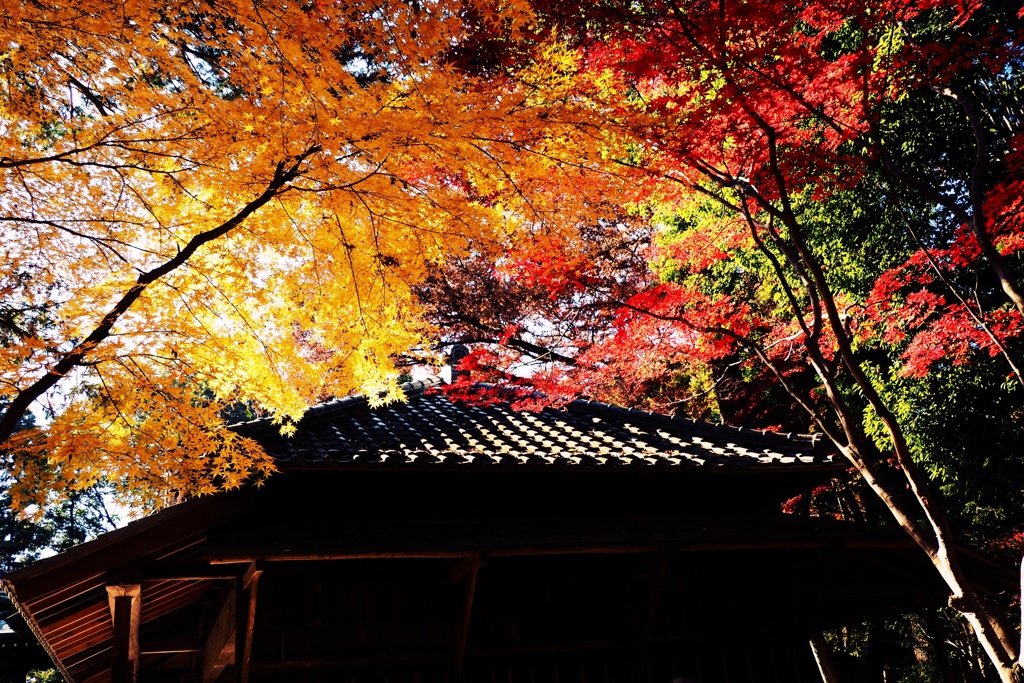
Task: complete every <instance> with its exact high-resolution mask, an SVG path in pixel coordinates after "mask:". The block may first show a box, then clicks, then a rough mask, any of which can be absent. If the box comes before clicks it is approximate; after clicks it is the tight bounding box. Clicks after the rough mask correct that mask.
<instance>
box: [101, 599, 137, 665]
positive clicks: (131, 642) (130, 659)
mask: <svg viewBox="0 0 1024 683" xmlns="http://www.w3.org/2000/svg"><path fill="white" fill-rule="evenodd" d="M107 601H108V603H109V604H110V618H111V620H112V621H113V623H114V640H113V647H112V651H111V661H110V667H111V668H110V676H111V683H135V681H136V680H138V675H139V623H140V621H141V618H142V589H141V587H140V586H139V584H137V583H136V584H123V585H118V586H107Z"/></svg>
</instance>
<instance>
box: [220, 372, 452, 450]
mask: <svg viewBox="0 0 1024 683" xmlns="http://www.w3.org/2000/svg"><path fill="white" fill-rule="evenodd" d="M442 383H443V380H442V379H441V378H440V377H436V376H435V377H428V378H426V379H419V380H411V381H409V382H402V383H401V384H399V385H398V388H399V389H401V390H402V393H403V394H405V397H406V398H407V399H409V398H415V397H417V396H421V395H422V394H424V393H426V391H427V390H428V389H430V388H431V387H434V386H437V385H439V384H442ZM386 395H387V392H386V391H380V392H377V396H379V397H384V396H386ZM369 406H370V401H369V399H368V398H367V397H366V395H365V394H349V395H348V396H342V397H341V398H333V399H331V400H330V401H324V402H323V403H317V404H316V405H312V406H310V407H308V408H306V410H305V412H303V413H302V417H301V418H299V421H298V423H297V424H302V423H303V422H305V423H306V424H309V422H310V421H313V420H319V419H321V418H324V417H328V416H334V415H344V414H346V413H350V412H352V411H353V410H357V409H360V408H369ZM278 426H279V425H277V424H275V423H274V418H273V417H259V418H256V419H255V420H247V421H245V422H234V423H232V424H230V425H228V428H229V429H231V430H233V431H236V432H239V433H241V434H244V435H249V434H250V433H259V432H261V431H265V430H267V429H269V428H271V427H273V428H275V429H276V428H277V427H278Z"/></svg>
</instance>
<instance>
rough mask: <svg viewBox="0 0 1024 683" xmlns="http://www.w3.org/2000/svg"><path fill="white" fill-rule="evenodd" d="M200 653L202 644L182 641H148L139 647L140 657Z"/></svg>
mask: <svg viewBox="0 0 1024 683" xmlns="http://www.w3.org/2000/svg"><path fill="white" fill-rule="evenodd" d="M202 651H203V645H202V643H196V642H192V641H184V640H149V641H145V642H143V643H142V644H141V645H140V646H139V654H140V655H179V654H188V653H191V652H202Z"/></svg>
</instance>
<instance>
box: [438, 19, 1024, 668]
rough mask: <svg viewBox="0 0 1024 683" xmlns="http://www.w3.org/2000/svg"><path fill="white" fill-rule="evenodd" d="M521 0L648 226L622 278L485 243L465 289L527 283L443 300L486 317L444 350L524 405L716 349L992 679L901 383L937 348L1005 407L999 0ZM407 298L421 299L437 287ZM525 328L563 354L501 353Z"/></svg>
mask: <svg viewBox="0 0 1024 683" xmlns="http://www.w3.org/2000/svg"><path fill="white" fill-rule="evenodd" d="M540 5H541V6H542V12H546V13H547V16H548V17H549V21H550V26H552V27H554V26H557V27H558V28H557V29H554V28H552V32H553V33H558V38H559V39H561V40H564V41H567V42H568V43H569V44H570V45H572V46H573V48H574V49H575V55H576V57H577V61H576V65H575V66H576V73H575V81H574V88H575V92H576V93H577V97H578V100H577V102H578V103H580V104H579V106H590V107H592V108H593V109H594V110H596V111H599V112H600V113H601V115H602V116H603V117H604V118H605V121H606V126H607V127H608V128H609V129H612V130H615V131H616V133H617V134H618V135H619V136H620V137H619V139H618V140H617V142H619V143H620V144H619V146H618V147H616V148H614V149H613V151H609V152H607V154H606V158H607V159H608V160H609V162H610V164H611V165H612V166H613V167H616V168H618V169H619V171H620V172H623V173H628V172H632V173H634V174H635V175H634V177H635V179H636V180H635V188H634V191H633V192H632V194H630V195H627V196H624V197H623V198H622V201H623V203H624V204H626V205H628V206H632V207H635V208H634V214H633V218H634V220H633V221H628V222H626V223H624V224H623V226H622V228H621V229H620V233H621V235H622V236H623V237H624V238H626V241H627V242H628V241H629V240H630V239H632V238H635V236H636V235H637V232H636V231H637V230H638V228H637V227H636V225H637V222H639V223H642V222H644V221H649V222H653V223H656V224H661V225H662V226H663V228H664V229H663V231H662V236H661V237H660V238H658V239H657V240H656V241H655V244H654V246H653V247H652V248H651V250H650V251H649V253H648V257H649V258H650V260H651V261H652V264H653V271H652V272H651V273H648V274H646V275H641V276H639V277H633V278H631V277H630V276H629V275H628V274H626V273H624V271H623V270H622V269H617V268H615V267H608V264H607V263H604V262H601V261H600V259H594V258H591V255H593V254H594V251H593V250H591V251H588V250H587V249H586V247H580V246H579V245H572V246H571V247H569V248H568V249H562V250H561V253H560V252H559V250H557V249H552V248H551V245H550V244H547V243H545V242H544V240H534V241H533V242H532V243H529V244H528V245H527V247H526V248H525V249H520V250H519V251H517V252H516V257H515V258H507V257H506V258H504V259H502V260H499V261H497V262H495V263H494V264H493V266H492V268H493V272H494V274H493V275H492V277H491V282H490V285H489V286H490V287H492V288H493V287H499V288H501V289H502V290H504V291H510V292H511V291H515V289H516V288H523V287H527V288H532V289H533V290H535V291H533V292H532V293H531V294H529V295H523V294H517V295H515V296H516V299H517V300H518V301H520V302H522V306H521V307H520V308H519V309H511V311H508V312H510V315H509V316H507V317H506V318H505V319H499V316H496V315H492V314H490V313H488V312H486V311H485V312H484V313H485V315H473V314H468V315H467V314H466V313H463V314H462V315H461V316H460V317H459V319H458V320H457V321H455V322H457V323H458V326H457V327H456V328H455V329H452V330H451V334H453V335H454V336H456V337H461V338H470V339H472V338H473V337H474V334H475V335H479V334H480V333H481V331H485V330H487V329H489V330H491V331H490V332H489V333H488V334H489V336H490V339H491V340H496V341H497V342H498V343H499V346H497V347H490V348H487V349H481V350H478V351H477V352H475V353H474V354H472V355H471V356H470V358H469V359H468V360H467V362H465V363H464V366H465V367H468V368H473V369H474V370H475V371H476V375H475V378H476V379H479V378H481V377H482V376H484V373H490V375H491V376H492V377H496V378H498V379H501V380H503V381H504V382H506V383H508V384H510V385H512V386H513V387H519V389H520V392H519V395H520V397H521V399H520V401H519V404H520V405H521V406H523V407H530V406H531V405H532V404H533V402H535V396H536V394H535V393H532V390H533V389H534V388H540V389H543V390H544V391H545V392H546V393H547V394H548V395H549V396H553V397H558V396H563V397H566V396H571V395H578V394H579V393H585V394H590V395H591V396H595V397H597V398H606V397H609V396H610V397H612V398H613V399H615V400H621V399H622V398H623V397H625V398H626V399H630V398H631V397H632V398H634V399H639V398H640V397H642V396H645V395H647V396H646V398H644V399H643V400H650V397H649V391H650V388H651V387H652V386H656V385H657V384H658V382H659V381H661V382H664V380H666V379H675V378H684V381H683V382H682V383H680V384H679V386H678V387H677V388H678V389H679V391H677V392H676V393H671V392H670V393H668V394H666V395H662V396H656V397H655V399H656V400H658V401H661V402H662V405H663V406H664V405H676V406H678V405H680V404H681V403H684V402H689V401H693V400H694V399H696V398H698V397H699V396H700V395H701V394H704V395H707V394H709V393H714V391H715V389H716V385H717V383H718V382H719V378H720V377H722V376H723V375H724V374H725V373H723V369H725V368H739V369H740V370H741V371H742V372H745V373H747V375H748V378H754V379H756V381H757V383H758V384H756V385H755V386H764V381H765V379H766V378H767V379H770V380H771V383H772V384H773V385H774V387H775V389H776V390H775V400H781V402H782V403H783V404H784V405H788V406H791V407H793V408H796V409H797V410H799V411H800V412H802V414H803V415H804V416H805V420H806V422H805V423H804V424H809V425H810V426H811V427H812V428H813V429H814V430H816V431H818V432H821V433H823V434H825V435H827V436H828V437H829V438H830V439H831V441H832V442H833V443H834V444H835V445H836V448H837V449H838V450H839V451H840V452H841V453H842V454H843V455H844V456H845V457H846V458H847V459H848V460H849V461H850V463H851V464H852V465H853V466H854V467H855V468H856V470H857V471H858V473H859V474H860V476H861V478H862V479H863V481H864V482H865V483H866V485H867V486H869V487H870V489H871V490H872V491H873V492H874V493H875V494H876V495H877V496H878V498H879V499H880V500H881V501H883V502H884V503H885V506H886V508H887V509H888V511H889V512H890V513H891V515H892V517H893V518H894V519H895V520H896V522H897V523H898V524H899V525H900V526H901V527H902V528H903V529H904V530H905V531H906V532H907V533H908V534H909V535H910V536H911V537H912V538H913V539H914V540H915V542H916V543H917V544H918V546H919V547H920V548H921V549H922V550H923V551H924V552H925V553H926V554H927V556H928V557H929V558H930V559H931V561H932V563H933V565H934V567H935V568H936V570H937V571H938V572H939V574H940V575H941V576H942V577H943V578H944V580H945V581H946V582H947V584H948V586H949V588H950V591H951V600H950V603H951V605H953V606H954V607H955V608H956V609H958V610H959V611H960V612H961V613H962V614H963V615H964V616H965V617H966V618H967V620H968V621H969V622H970V623H971V625H972V627H973V630H974V631H975V633H976V635H977V636H978V638H979V640H980V642H981V644H982V646H983V648H984V649H985V651H986V653H987V655H988V657H989V659H990V660H991V661H992V663H993V665H994V666H995V668H996V670H997V671H998V673H999V676H1000V679H1001V680H1003V681H1007V682H1008V681H1011V680H1015V678H1016V677H1019V676H1020V663H1019V660H1018V656H1019V653H1018V646H1017V643H1016V642H1015V636H1014V633H1013V629H1012V628H1011V627H1010V626H1008V625H1007V624H1006V623H1005V619H1004V615H1003V614H1002V613H1001V608H1000V607H999V606H998V605H995V604H993V603H991V602H989V601H988V599H987V598H986V597H984V596H981V595H979V594H978V593H977V592H976V591H975V589H974V587H973V586H972V584H971V582H970V580H969V578H968V577H966V576H965V575H964V573H963V570H962V568H961V567H960V565H959V562H958V558H957V549H956V547H955V534H954V530H953V528H952V527H951V524H950V521H949V519H948V516H947V512H946V510H945V509H944V505H943V502H942V500H941V499H940V497H939V496H938V495H937V494H936V493H935V492H933V491H932V483H931V482H930V481H929V475H928V473H927V472H926V471H924V470H922V465H921V463H925V464H926V465H935V464H936V463H937V462H938V461H940V460H942V457H941V456H940V455H939V454H940V452H941V451H942V450H943V449H942V447H940V446H938V445H937V444H936V442H935V438H934V435H931V436H928V435H927V431H928V430H927V429H925V428H924V427H922V425H921V421H922V420H927V417H926V416H924V415H922V414H921V413H920V412H916V410H918V409H919V408H920V407H921V406H922V405H927V403H928V401H929V400H933V399H925V400H921V399H920V396H915V394H921V393H922V391H923V390H922V387H924V386H926V384H925V383H926V382H928V381H929V380H930V379H931V378H933V377H946V378H947V379H952V381H953V382H954V385H955V386H958V387H961V388H963V387H966V386H968V384H969V383H968V384H965V383H962V382H961V381H960V380H957V379H955V373H956V372H957V371H958V369H959V368H971V367H974V368H979V369H981V368H984V371H980V370H979V371H975V372H974V373H973V374H972V375H971V376H972V377H973V378H974V379H976V380H980V379H981V378H983V377H985V378H987V379H988V381H989V382H992V381H993V380H992V378H993V377H995V378H996V379H995V381H994V384H988V385H987V388H986V391H988V392H996V393H997V394H1005V395H1006V396H1007V399H1006V400H1005V401H1004V402H1003V407H1002V408H1001V409H1002V410H1009V411H1011V414H1010V415H1008V416H1007V417H1008V419H1010V421H1011V422H1016V421H1018V420H1019V416H1020V414H1021V412H1020V410H1021V406H1020V401H1019V396H1020V392H1021V389H1022V387H1024V377H1022V374H1021V368H1022V363H1021V360H1020V359H1021V353H1020V352H1021V333H1022V331H1024V299H1022V296H1021V293H1022V291H1024V290H1022V284H1021V273H1022V268H1021V252H1022V247H1024V242H1022V239H1024V238H1022V235H1024V233H1022V232H1021V229H1022V228H1024V225H1022V223H1021V215H1022V214H1021V211H1020V209H1021V204H1020V196H1021V194H1020V190H1021V187H1022V186H1021V172H1022V167H1021V162H1022V160H1024V159H1022V153H1021V145H1022V144H1024V137H1022V133H1021V130H1022V127H1024V125H1022V124H1024V117H1022V108H1021V96H1020V93H1021V92H1022V89H1021V85H1022V84H1021V78H1022V76H1024V69H1022V66H1024V40H1022V37H1021V35H1020V32H1019V31H1020V28H1019V27H1020V19H1021V13H1020V12H1021V11H1020V8H1019V6H1017V5H1014V4H1002V3H998V2H993V3H975V4H971V5H969V6H968V5H964V4H961V3H953V2H943V1H941V0H936V1H933V2H927V3H920V2H901V1H899V0H890V1H888V2H885V3H865V2H829V3H823V2H816V1H807V2H799V3H743V2H731V1H728V0H720V1H719V2H710V3H697V4H677V3H674V2H670V1H666V2H659V1H652V2H643V3H625V2H615V1H609V2H598V3H593V4H588V5H586V6H583V5H575V4H573V5H569V6H566V5H563V4H561V3H551V4H550V5H549V4H546V3H540ZM504 59H505V57H504V56H501V57H500V58H499V59H497V60H496V63H497V65H498V67H503V65H504V61H503V60H504ZM504 68H508V67H504ZM583 103H585V104H583ZM457 265H458V264H454V263H453V264H449V268H454V269H455V270H458V268H457ZM481 268H482V266H479V265H478V266H477V269H478V270H480V269H481ZM446 277H448V278H450V276H446ZM469 283H470V284H472V280H471V281H469ZM630 288H632V289H633V290H634V291H630ZM545 293H546V296H545ZM420 295H421V296H422V297H423V298H424V299H425V300H426V301H427V302H428V305H429V306H431V307H432V309H431V310H432V311H433V312H434V314H435V317H436V318H437V319H438V320H440V321H444V317H443V316H441V315H438V311H444V310H449V305H448V303H447V302H450V301H451V300H452V299H453V297H452V295H451V293H450V292H445V290H444V289H443V288H438V287H434V288H431V289H428V290H426V291H425V292H422V293H421V294H420ZM461 296H462V299H463V300H469V299H470V298H471V297H470V296H469V295H467V294H465V293H463V294H462V295H461ZM541 304H542V305H541ZM581 311H582V313H581ZM514 316H518V317H514ZM580 320H585V321H586V322H585V324H582V325H580V324H578V323H577V321H580ZM447 322H448V323H451V322H452V321H451V320H450V319H449V320H448V321H447ZM499 331H500V333H499ZM529 346H532V347H536V348H528V347H529ZM537 349H540V351H538V350H537ZM544 349H548V353H547V355H545V352H544ZM524 351H527V355H529V356H531V357H534V358H538V359H541V360H560V359H559V358H558V355H567V356H569V357H570V362H565V363H561V364H547V365H545V366H543V367H542V368H541V369H539V370H538V371H537V372H535V373H533V374H532V375H529V374H528V373H527V375H528V376H523V375H524V373H522V372H521V371H519V372H516V371H514V368H513V366H514V365H515V364H516V363H521V362H522V361H521V359H522V356H523V352H524ZM993 367H995V368H996V370H995V371H994V372H993V371H992V368H993ZM998 368H1001V369H1002V372H1001V373H1000V372H999V371H998ZM958 382H959V383H958ZM934 384H935V385H937V386H941V385H942V384H943V382H942V381H940V382H935V383H934ZM631 385H632V386H631ZM624 387H625V388H624ZM780 388H781V389H782V391H783V393H784V396H780V392H779V391H778V389H780ZM470 389H472V387H469V386H465V385H463V386H457V387H456V388H455V390H456V391H468V390H470ZM663 389H669V387H664V386H663ZM964 390H966V389H964ZM1013 392H1016V393H1013ZM752 393H753V392H752ZM923 393H927V391H924V392H923ZM1015 397H1016V398H1015ZM633 402H634V403H636V402H642V401H636V400H634V401H633ZM708 410H713V407H708V406H706V405H705V406H702V407H699V408H697V412H698V413H699V412H700V411H704V412H706V411H708ZM1014 415H1016V418H1014ZM762 417H763V416H762ZM790 420H791V421H793V418H792V417H791V418H790ZM982 422H983V423H985V424H989V423H990V422H991V420H989V421H988V422H986V421H985V420H982ZM768 424H771V423H768ZM762 426H764V423H762ZM776 426H779V425H776ZM993 426H994V425H993ZM1009 429H1010V430H1011V431H1012V429H1013V427H1012V424H1011V425H1010V427H1009ZM1004 432H1005V430H1004ZM1011 443H1012V439H1011ZM1000 457H1001V458H1003V459H1005V462H1004V463H1002V464H1001V465H1000V466H995V467H994V468H993V470H995V471H999V472H1005V473H1007V474H1009V475H1010V478H1009V482H1010V483H1009V484H1008V485H1009V486H1011V487H1012V486H1014V484H1013V483H1012V482H1014V481H1018V482H1019V467H1020V460H1019V458H1018V457H1017V456H1016V455H1015V454H1014V453H1013V452H1012V450H1011V451H1007V452H1003V453H1001V454H1000ZM947 462H948V461H947ZM960 466H961V467H965V468H970V467H981V466H982V464H981V463H976V462H962V463H960ZM1014 467H1016V469H1014ZM1014 472H1016V473H1017V476H1013V473H1014ZM932 474H934V475H935V476H946V477H949V475H948V473H947V474H946V475H942V474H941V472H938V471H937V470H936V468H933V469H932ZM962 476H964V477H968V475H967V474H966V473H964V474H963V475H962ZM968 478H970V477H968ZM947 481H948V479H947ZM1016 495H1018V496H1019V487H1018V491H1017V494H1016ZM1011 507H1012V506H1011ZM1010 523H1011V524H1012V520H1010ZM1018 551H1019V550H1018Z"/></svg>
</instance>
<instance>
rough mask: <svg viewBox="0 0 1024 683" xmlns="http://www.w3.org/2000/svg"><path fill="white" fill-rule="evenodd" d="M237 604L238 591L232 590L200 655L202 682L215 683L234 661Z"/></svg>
mask: <svg viewBox="0 0 1024 683" xmlns="http://www.w3.org/2000/svg"><path fill="white" fill-rule="evenodd" d="M237 606H238V591H237V590H232V591H231V592H230V593H228V596H227V599H226V600H225V601H224V605H223V607H221V610H220V613H218V614H217V619H216V620H215V621H214V622H213V628H211V629H210V635H209V636H207V638H206V644H205V645H204V646H203V652H202V654H201V655H200V657H199V666H200V675H199V679H200V681H201V683H213V682H214V681H216V680H217V679H218V678H219V677H220V674H221V672H222V671H223V670H224V667H226V666H227V665H228V664H230V663H231V662H232V661H234V657H235V630H236V623H237V622H236V619H235V611H236V609H237Z"/></svg>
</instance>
